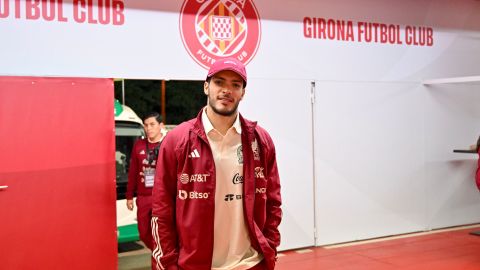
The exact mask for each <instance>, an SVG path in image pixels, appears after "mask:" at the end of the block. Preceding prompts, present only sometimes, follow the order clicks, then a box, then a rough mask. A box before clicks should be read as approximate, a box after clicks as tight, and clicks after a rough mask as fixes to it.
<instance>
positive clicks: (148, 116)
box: [142, 112, 162, 124]
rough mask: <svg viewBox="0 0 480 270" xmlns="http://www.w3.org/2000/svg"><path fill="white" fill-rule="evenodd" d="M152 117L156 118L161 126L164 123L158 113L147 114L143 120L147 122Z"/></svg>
mask: <svg viewBox="0 0 480 270" xmlns="http://www.w3.org/2000/svg"><path fill="white" fill-rule="evenodd" d="M151 117H154V118H155V120H157V122H158V123H159V124H160V123H162V116H161V115H160V114H159V113H158V112H149V113H147V114H146V115H145V116H144V117H143V119H142V122H145V120H147V119H148V118H151Z"/></svg>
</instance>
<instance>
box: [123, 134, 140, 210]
mask: <svg viewBox="0 0 480 270" xmlns="http://www.w3.org/2000/svg"><path fill="white" fill-rule="evenodd" d="M138 142H139V141H136V142H135V144H134V145H133V147H132V153H131V155H130V164H129V169H128V182H127V192H125V197H126V199H127V208H129V210H131V209H130V207H129V206H128V201H129V200H130V201H131V202H132V207H133V194H134V192H135V191H136V190H137V177H138V173H139V171H138V170H139V167H138V157H137V144H138ZM132 209H133V208H132Z"/></svg>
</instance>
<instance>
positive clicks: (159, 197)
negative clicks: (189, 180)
mask: <svg viewBox="0 0 480 270" xmlns="http://www.w3.org/2000/svg"><path fill="white" fill-rule="evenodd" d="M171 139H172V135H171V134H169V135H167V136H166V137H165V139H164V141H163V142H162V145H161V146H160V151H159V155H158V160H157V170H156V172H155V183H154V185H153V191H152V221H151V224H152V236H153V251H152V256H153V263H154V264H156V265H155V266H153V267H152V268H153V269H167V270H170V269H177V261H178V240H177V230H176V225H175V202H176V194H177V176H176V171H177V158H176V153H175V142H174V141H173V140H171Z"/></svg>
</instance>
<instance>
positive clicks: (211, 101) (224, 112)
mask: <svg viewBox="0 0 480 270" xmlns="http://www.w3.org/2000/svg"><path fill="white" fill-rule="evenodd" d="M208 104H209V105H210V108H212V111H213V112H214V113H216V114H219V115H221V116H232V115H234V114H236V113H237V109H238V105H239V104H240V100H238V101H237V102H235V104H234V105H233V108H232V109H230V110H229V109H227V108H224V109H220V108H217V106H215V104H217V103H216V102H215V99H214V98H212V97H210V96H208Z"/></svg>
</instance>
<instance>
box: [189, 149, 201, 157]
mask: <svg viewBox="0 0 480 270" xmlns="http://www.w3.org/2000/svg"><path fill="white" fill-rule="evenodd" d="M188 157H189V158H199V157H200V154H199V153H198V150H197V149H194V150H193V151H192V152H191V153H190V155H188Z"/></svg>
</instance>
